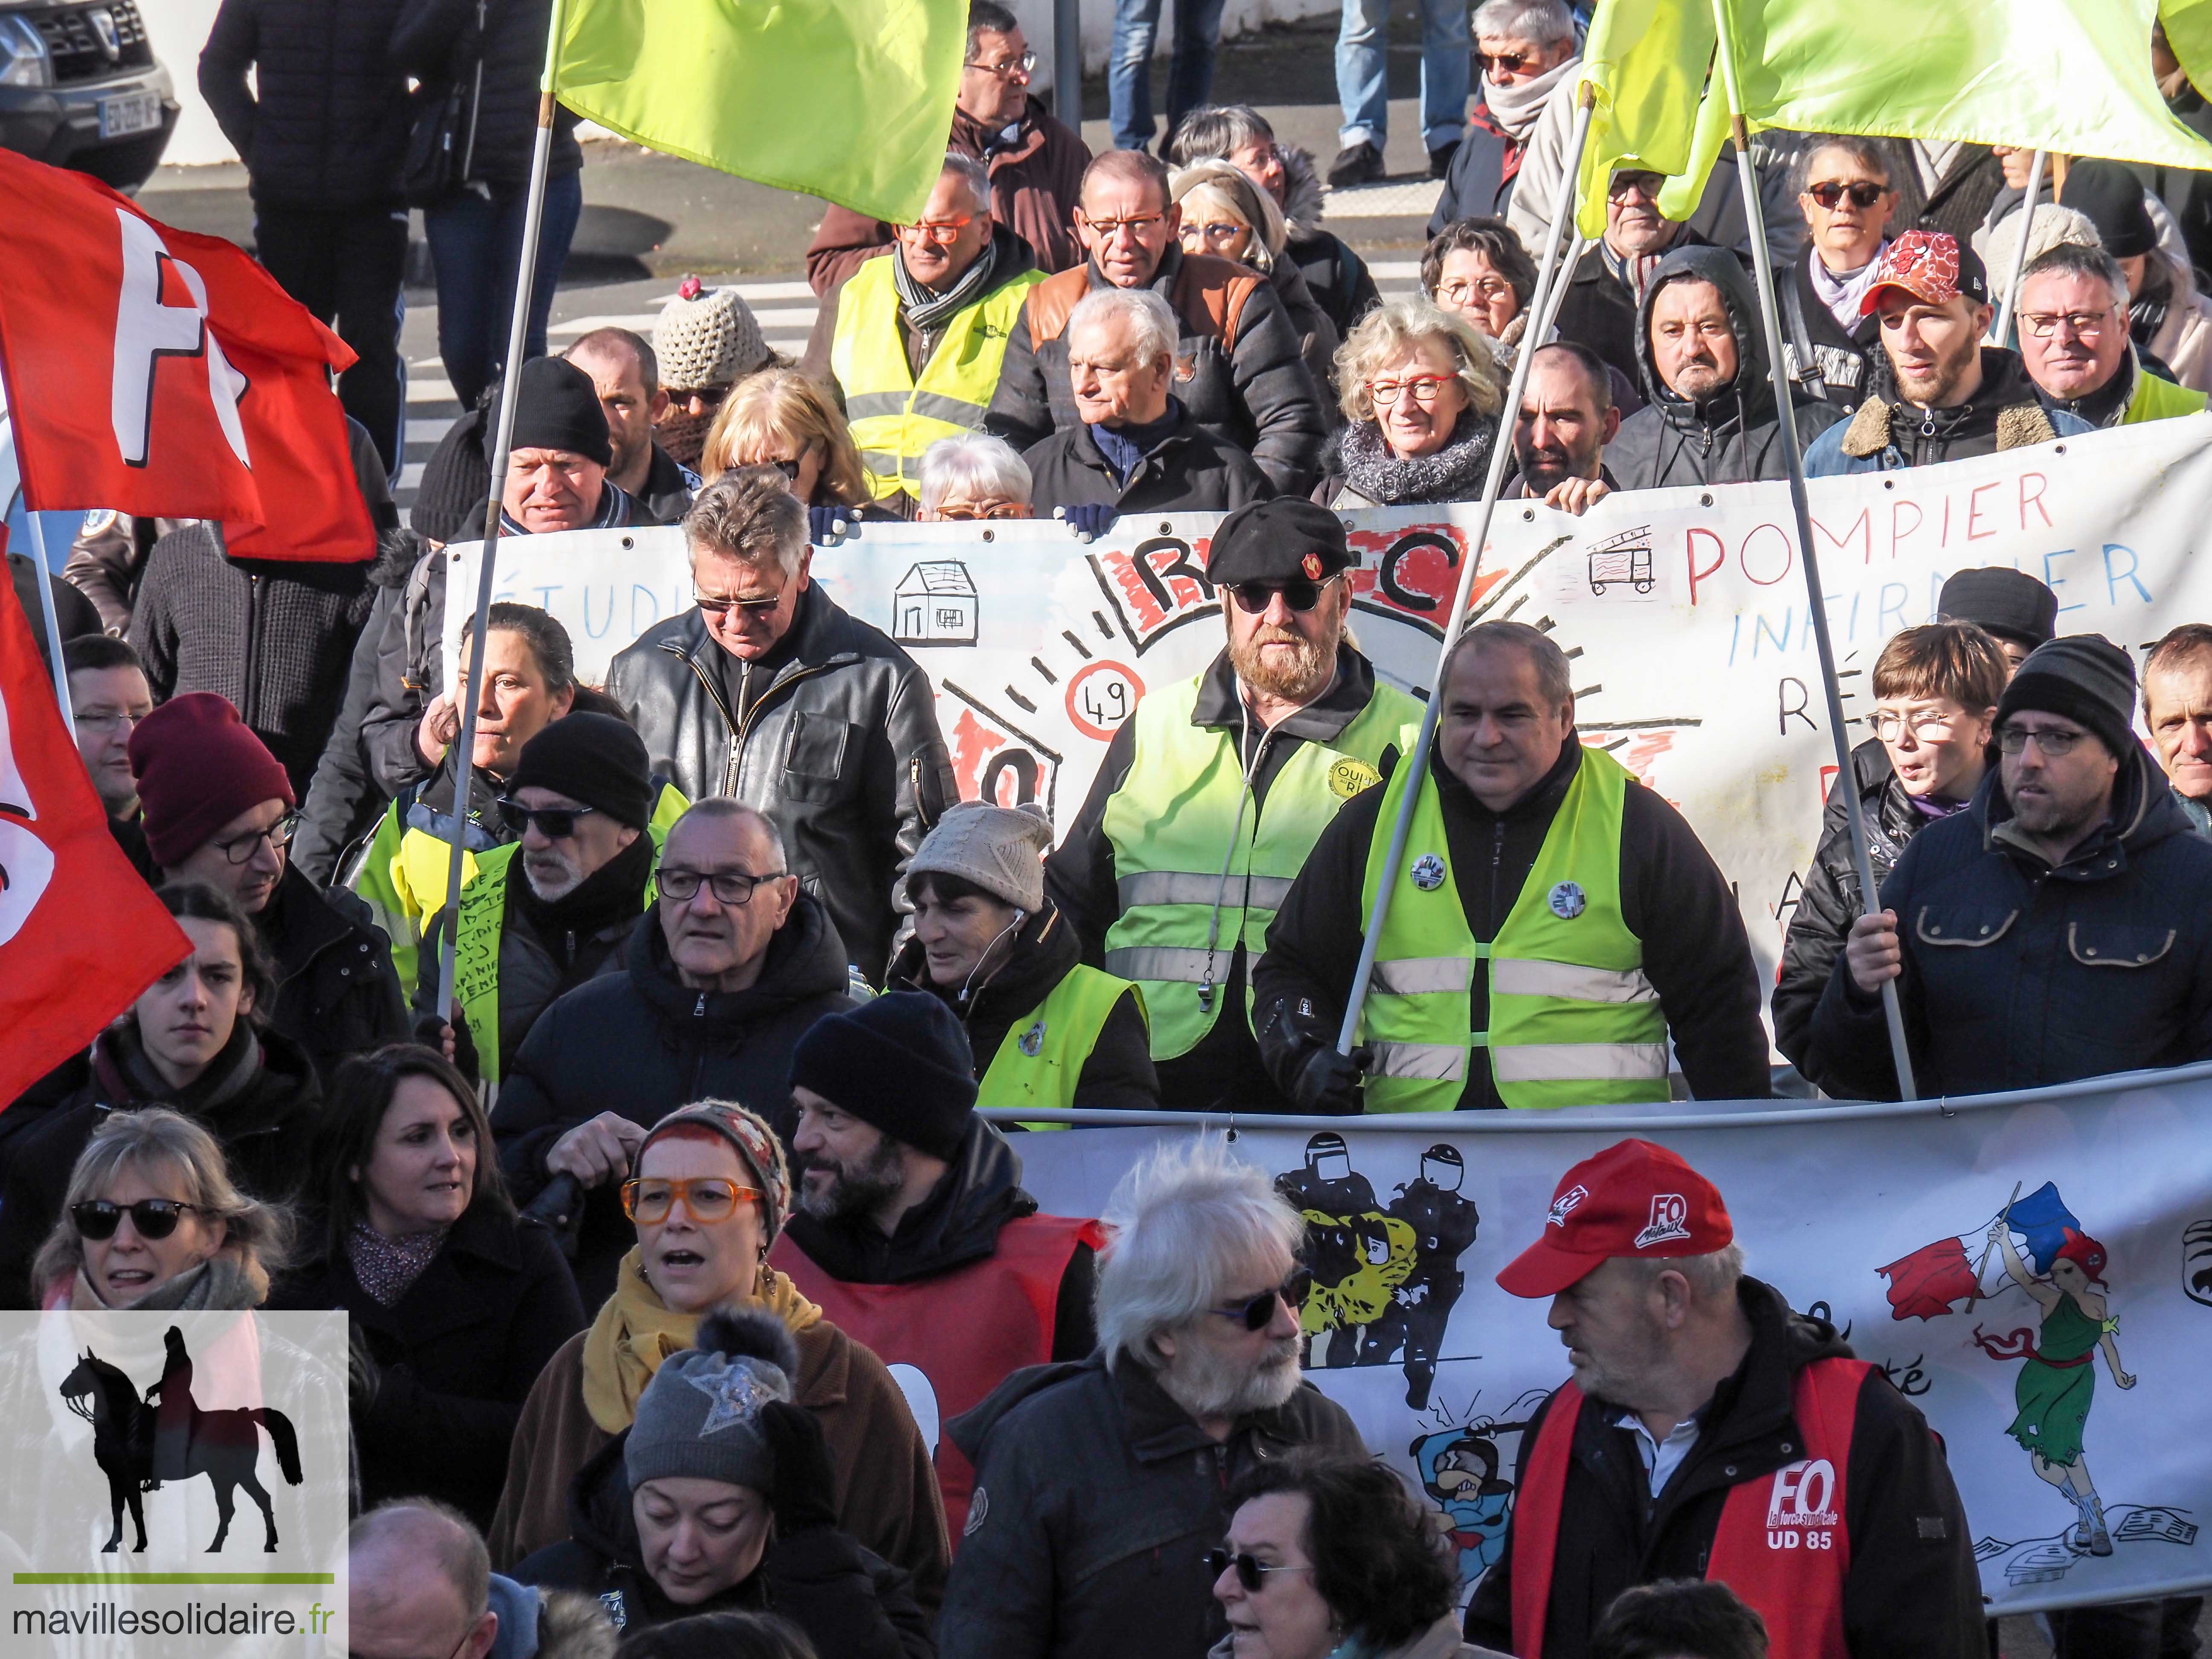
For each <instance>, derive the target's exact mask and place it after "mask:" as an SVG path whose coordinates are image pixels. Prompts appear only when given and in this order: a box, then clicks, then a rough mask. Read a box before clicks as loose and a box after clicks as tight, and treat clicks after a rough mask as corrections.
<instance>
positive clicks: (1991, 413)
mask: <svg viewBox="0 0 2212 1659" xmlns="http://www.w3.org/2000/svg"><path fill="white" fill-rule="evenodd" d="M1880 367H1881V368H1887V363H1886V362H1885V363H1883V364H1882V365H1880ZM1982 386H1983V388H1984V389H1983V391H1982V392H1980V393H1978V394H1977V396H1976V398H1975V399H1974V402H1975V404H1979V405H1982V406H1983V408H1984V410H1987V414H1986V416H1985V417H1984V418H1988V419H1990V420H1991V421H1992V422H1994V423H1995V426H1996V447H1997V448H1998V449H2000V450H2006V449H2022V448H2026V447H2028V446H2029V445H2031V444H2043V443H2049V442H2050V441H2051V440H2052V439H2054V438H2056V437H2057V436H2058V432H2057V428H2055V427H2054V426H2053V425H2052V424H2051V417H2050V416H2048V415H2047V414H2045V412H2044V409H2043V404H2041V402H2040V401H2039V400H2038V398H2037V397H2036V393H2035V383H2034V382H2033V380H2029V379H2028V378H2027V369H2026V368H2024V367H2022V365H2021V361H2020V358H2019V356H2018V355H2017V354H2015V353H2014V352H2010V351H2005V350H2002V349H1998V348H1997V347H1996V346H1984V347H1983V348H1982ZM1894 396H1895V392H1894V390H1893V381H1892V380H1891V377H1890V376H1889V375H1887V374H1881V375H1880V376H1879V377H1878V385H1877V387H1876V390H1875V392H1874V393H1873V394H1872V395H1871V396H1869V398H1867V400H1866V401H1865V402H1864V403H1863V404H1860V405H1859V406H1858V410H1857V412H1856V413H1855V414H1854V415H1852V416H1851V420H1850V427H1849V428H1846V430H1845V431H1844V437H1843V448H1844V454H1846V455H1849V456H1851V457H1853V458H1855V459H1863V458H1865V457H1867V456H1870V455H1879V454H1880V453H1881V452H1882V451H1883V450H1885V449H1887V448H1889V447H1892V445H1893V437H1892V429H1893V421H1892V416H1893V414H1894V413H1895V411H1896V410H1897V407H1898V405H1897V404H1895V403H1894V402H1893V401H1891V400H1892V398H1894ZM1977 424H1978V422H1977ZM1960 435H1963V430H1962V432H1961V433H1960Z"/></svg>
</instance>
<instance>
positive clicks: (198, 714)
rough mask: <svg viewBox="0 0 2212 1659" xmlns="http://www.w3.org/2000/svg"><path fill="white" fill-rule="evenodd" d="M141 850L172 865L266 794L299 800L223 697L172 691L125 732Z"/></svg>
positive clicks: (158, 861)
mask: <svg viewBox="0 0 2212 1659" xmlns="http://www.w3.org/2000/svg"><path fill="white" fill-rule="evenodd" d="M131 775H133V776H134V777H136V778H137V780H138V804H139V805H140V806H141V807H142V808H143V810H144V813H145V817H144V819H143V823H144V825H145V829H146V847H147V850H148V851H149V852H150V853H152V854H153V855H154V862H155V863H156V864H158V865H160V866H161V867H162V868H163V869H164V870H173V869H175V868H176V867H177V866H179V864H182V863H183V862H184V861H185V860H186V859H188V858H190V857H191V855H192V854H194V853H195V852H197V850H198V849H199V848H201V847H203V846H204V845H205V844H206V843H207V840H208V837H210V836H212V835H214V834H215V832H216V830H218V829H222V826H223V825H224V824H226V823H229V822H230V821H231V820H232V819H233V818H234V817H238V816H239V814H240V813H241V812H250V811H252V810H253V809H254V808H255V807H257V806H258V805H261V803H262V802H264V801H265V800H281V801H283V803H284V805H286V806H287V807H290V806H294V805H297V804H298V803H297V802H296V801H295V800H294V799H293V796H292V781H291V779H289V778H288V777H286V776H285V775H284V769H283V767H282V766H280V765H278V764H277V763H276V757H275V756H274V755H272V754H270V752H269V750H268V748H267V747H266V746H265V745H264V744H263V743H262V741H261V739H260V738H257V737H255V736H254V735H253V733H252V732H251V731H249V730H247V728H246V723H245V722H244V721H243V720H240V719H239V718H238V710H236V709H235V708H232V707H231V706H230V702H229V700H228V698H225V697H219V696H216V694H215V693H214V692H212V691H187V692H185V694H184V695H183V696H179V697H172V698H170V699H169V701H168V702H165V703H163V704H162V705H161V707H160V708H156V709H155V711H154V712H153V713H152V714H149V715H147V716H146V718H145V719H144V720H140V721H139V722H138V729H137V731H135V732H132V733H131Z"/></svg>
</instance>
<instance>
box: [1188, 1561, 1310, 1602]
mask: <svg viewBox="0 0 2212 1659" xmlns="http://www.w3.org/2000/svg"><path fill="white" fill-rule="evenodd" d="M1203 1559H1204V1560H1205V1562H1206V1577H1209V1578H1218V1577H1221V1575H1222V1574H1223V1573H1225V1572H1226V1571H1229V1569H1230V1568H1231V1567H1234V1568H1236V1569H1237V1583H1240V1584H1242V1585H1243V1586H1244V1594H1245V1595H1258V1594H1259V1593H1260V1592H1261V1589H1263V1588H1265V1586H1266V1584H1267V1574H1269V1573H1271V1572H1311V1571H1313V1567H1312V1565H1310V1564H1307V1565H1300V1566H1295V1567H1271V1566H1269V1565H1267V1564H1266V1563H1265V1562H1263V1561H1261V1559H1260V1558H1259V1557H1258V1556H1256V1555H1255V1554H1253V1553H1251V1552H1250V1551H1249V1550H1239V1551H1237V1553H1235V1554H1233V1555H1232V1554H1231V1553H1229V1552H1228V1551H1227V1550H1208V1551H1206V1554H1205V1556H1204V1558H1203Z"/></svg>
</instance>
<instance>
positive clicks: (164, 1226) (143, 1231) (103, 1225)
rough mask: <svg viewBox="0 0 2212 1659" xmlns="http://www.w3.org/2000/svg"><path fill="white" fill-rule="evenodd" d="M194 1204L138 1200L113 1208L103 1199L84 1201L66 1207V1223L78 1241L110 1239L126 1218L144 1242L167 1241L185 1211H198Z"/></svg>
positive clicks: (161, 1200) (112, 1205) (163, 1199)
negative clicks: (74, 1232) (159, 1239)
mask: <svg viewBox="0 0 2212 1659" xmlns="http://www.w3.org/2000/svg"><path fill="white" fill-rule="evenodd" d="M199 1207H200V1206H198V1205H197V1204H187V1203H185V1201H184V1200H182V1199H178V1198H142V1199H140V1200H138V1201H137V1203H136V1204H117V1203H114V1202H112V1200H108V1199H105V1198H88V1199H87V1200H84V1202H83V1203H82V1204H72V1205H70V1225H72V1226H74V1227H75V1228H76V1231H77V1236H78V1237H80V1238H89V1239H92V1240H94V1242H95V1243H97V1242H98V1241H99V1240H101V1239H106V1238H112V1237H115V1230H116V1228H118V1226H120V1225H123V1218H124V1217H125V1215H126V1214H127V1215H128V1216H129V1217H130V1218H131V1225H132V1226H133V1227H136V1228H137V1230H138V1237H141V1238H145V1239H155V1238H167V1237H168V1236H169V1235H170V1234H171V1233H173V1232H174V1231H177V1223H178V1222H179V1221H181V1220H182V1219H183V1218H184V1216H185V1211H187V1210H197V1209H198V1208H199Z"/></svg>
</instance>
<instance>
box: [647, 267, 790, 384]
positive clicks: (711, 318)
mask: <svg viewBox="0 0 2212 1659" xmlns="http://www.w3.org/2000/svg"><path fill="white" fill-rule="evenodd" d="M653 356H656V357H658V358H659V360H660V384H661V385H663V386H666V387H668V388H670V389H671V391H676V392H698V391H702V390H704V389H705V388H707V387H709V386H734V385H736V384H737V383H738V381H739V380H743V379H744V377H745V376H746V375H748V374H751V373H752V372H753V371H754V370H755V369H757V368H765V367H767V365H768V363H769V349H768V342H767V341H766V340H764V339H763V338H762V337H761V329H760V321H759V319H757V318H756V317H755V316H754V315H753V310H752V307H750V306H749V305H747V304H746V303H745V301H744V296H743V295H740V294H739V293H738V291H737V289H733V288H712V289H710V288H702V286H701V285H700V283H699V279H698V278H697V277H696V276H687V277H685V278H684V285H683V287H682V288H680V289H678V290H677V292H676V295H675V297H674V298H673V299H671V300H670V301H669V302H668V303H667V304H666V305H665V306H664V307H661V311H660V317H659V320H658V321H656V322H655V323H654V324H653Z"/></svg>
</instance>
